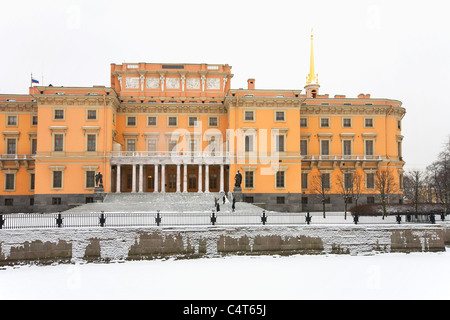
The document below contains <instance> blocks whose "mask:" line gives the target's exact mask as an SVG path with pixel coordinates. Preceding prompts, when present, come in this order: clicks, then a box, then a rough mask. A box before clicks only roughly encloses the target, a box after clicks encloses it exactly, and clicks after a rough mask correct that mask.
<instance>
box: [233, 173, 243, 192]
mask: <svg viewBox="0 0 450 320" xmlns="http://www.w3.org/2000/svg"><path fill="white" fill-rule="evenodd" d="M234 180H235V181H236V183H235V185H234V186H235V187H237V188H240V187H241V184H242V174H241V173H240V172H239V170H238V172H237V173H236V176H235V177H234Z"/></svg>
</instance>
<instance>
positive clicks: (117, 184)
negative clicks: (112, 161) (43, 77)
mask: <svg viewBox="0 0 450 320" xmlns="http://www.w3.org/2000/svg"><path fill="white" fill-rule="evenodd" d="M116 193H120V164H118V165H117V178H116Z"/></svg>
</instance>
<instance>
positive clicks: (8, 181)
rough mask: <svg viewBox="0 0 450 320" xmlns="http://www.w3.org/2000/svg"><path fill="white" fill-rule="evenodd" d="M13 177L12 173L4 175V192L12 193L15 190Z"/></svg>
mask: <svg viewBox="0 0 450 320" xmlns="http://www.w3.org/2000/svg"><path fill="white" fill-rule="evenodd" d="M14 182H15V175H14V174H12V173H7V174H6V183H5V190H9V191H13V190H14V189H15V183H14Z"/></svg>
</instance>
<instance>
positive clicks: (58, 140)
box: [53, 134, 64, 152]
mask: <svg viewBox="0 0 450 320" xmlns="http://www.w3.org/2000/svg"><path fill="white" fill-rule="evenodd" d="M53 151H57V152H58V151H64V135H63V134H55V136H54V146H53Z"/></svg>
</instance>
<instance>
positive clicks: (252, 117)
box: [245, 111, 255, 121]
mask: <svg viewBox="0 0 450 320" xmlns="http://www.w3.org/2000/svg"><path fill="white" fill-rule="evenodd" d="M253 120H255V114H254V112H253V111H245V121H253Z"/></svg>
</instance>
